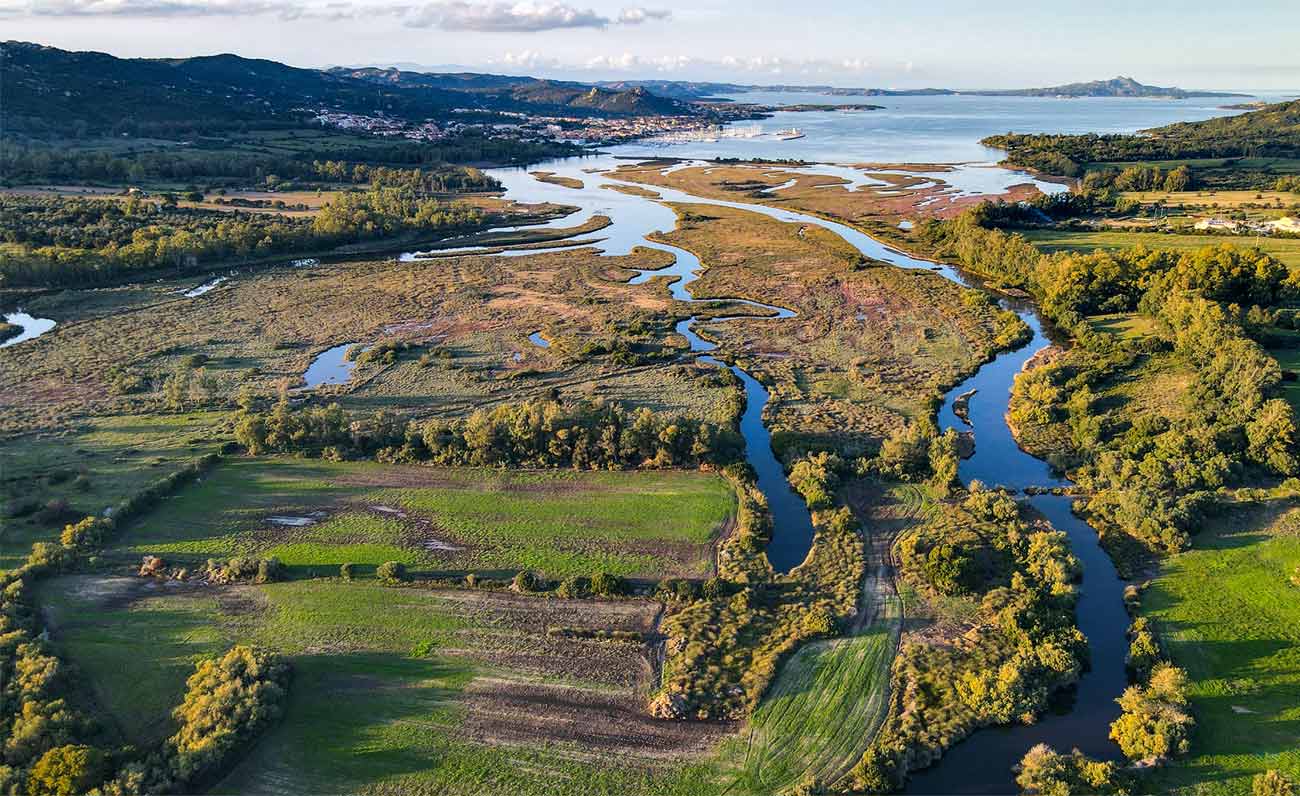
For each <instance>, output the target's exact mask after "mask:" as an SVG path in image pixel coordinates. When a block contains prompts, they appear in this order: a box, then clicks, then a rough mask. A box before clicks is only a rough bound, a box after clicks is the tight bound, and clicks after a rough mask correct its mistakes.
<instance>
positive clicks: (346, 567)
mask: <svg viewBox="0 0 1300 796" xmlns="http://www.w3.org/2000/svg"><path fill="white" fill-rule="evenodd" d="M354 569H355V568H354V566H353V565H352V564H340V565H339V577H340V578H343V579H344V580H352V578H353V574H354Z"/></svg>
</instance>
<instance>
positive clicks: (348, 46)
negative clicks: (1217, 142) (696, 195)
mask: <svg viewBox="0 0 1300 796" xmlns="http://www.w3.org/2000/svg"><path fill="white" fill-rule="evenodd" d="M864 6H865V7H864ZM1250 12H1251V14H1252V16H1253V18H1254V19H1258V20H1259V24H1252V25H1241V24H1237V25H1233V26H1225V25H1224V24H1223V22H1224V13H1223V9H1222V6H1221V5H1219V4H1211V3H1209V2H1201V1H1199V0H1189V1H1188V2H1182V3H1174V2H1171V0H1154V1H1153V2H1151V3H1148V4H1145V5H1144V6H1142V7H1133V4H1131V3H1127V2H1121V0H1096V2H1094V3H1092V4H1089V6H1088V8H1086V9H1082V8H1081V9H1073V8H1042V7H1037V6H1027V5H1025V4H1023V3H1013V2H1008V0H989V2H987V3H985V4H982V5H981V7H979V8H971V7H969V4H965V3H961V2H957V0H932V2H931V3H929V4H928V5H927V6H926V7H925V8H910V7H906V8H905V7H896V6H894V5H893V4H890V5H888V6H884V5H882V4H878V3H877V4H872V3H867V4H862V3H856V2H850V0H817V1H815V2H811V3H802V4H799V5H798V6H797V7H795V6H792V5H791V4H789V3H788V2H778V1H777V0H755V1H754V2H752V3H750V4H749V5H747V7H746V8H745V11H744V15H743V20H742V19H738V15H737V13H736V11H735V9H734V7H729V6H728V4H727V3H724V2H721V0H700V1H699V2H694V3H691V4H686V3H678V2H677V1H676V0H665V2H663V3H656V4H655V5H653V6H645V7H643V6H628V5H623V4H622V3H615V2H613V1H612V0H576V4H574V3H571V2H562V1H561V2H547V1H545V0H543V1H541V2H532V1H530V0H525V1H524V2H512V1H511V0H504V1H502V0H435V1H434V2H428V3H424V4H422V5H410V4H406V3H405V2H402V0H313V1H312V2H296V1H295V0H165V1H164V0H0V24H3V26H4V28H5V34H4V36H5V38H8V39H18V40H27V41H35V42H40V43H43V44H48V45H50V46H54V47H59V48H61V49H69V50H95V51H100V52H109V53H112V54H113V55H117V56H120V57H150V58H175V57H187V56H194V55H204V54H220V53H227V52H229V53H235V54H238V55H241V56H244V57H249V58H265V59H270V60H275V61H279V62H282V63H287V64H291V65H295V66H302V67H307V68H325V67H328V66H331V65H357V64H366V65H371V64H373V65H388V64H392V63H402V64H421V65H429V66H431V67H435V68H440V65H442V66H448V67H452V66H454V67H455V68H456V69H457V70H458V71H459V70H465V71H474V72H486V73H493V74H510V75H531V76H536V77H546V78H550V79H556V80H573V81H579V82H593V81H598V80H622V79H638V80H651V79H662V80H687V81H699V82H724V83H739V84H749V85H766V84H776V83H781V84H790V85H823V84H824V85H830V86H835V87H841V88H896V89H917V88H926V87H940V88H951V89H956V90H967V91H973V90H981V89H1003V88H1038V87H1043V86H1055V85H1062V84H1066V83H1072V82H1087V81H1091V80H1099V79H1102V80H1104V79H1110V78H1111V77H1114V76H1116V75H1131V76H1133V77H1134V78H1136V79H1138V80H1139V81H1141V82H1142V83H1145V84H1148V85H1156V86H1177V87H1179V88H1183V89H1188V90H1205V91H1231V90H1236V91H1248V92H1251V93H1257V92H1264V93H1273V92H1290V91H1295V90H1298V89H1300V56H1298V55H1297V54H1296V52H1295V49H1294V47H1293V42H1292V41H1291V39H1292V38H1293V36H1294V31H1296V30H1300V6H1297V5H1296V4H1294V3H1287V2H1281V0H1260V1H1259V2H1256V3H1252V4H1251V9H1250ZM1171 21H1176V23H1177V25H1176V26H1174V27H1171V26H1170V23H1171ZM1175 30H1176V35H1174V34H1173V33H1171V35H1166V36H1161V35H1153V32H1157V31H1175ZM180 43H184V44H183V45H182V44H180ZM187 48H188V49H187ZM1030 75H1032V76H1033V77H1026V76H1030Z"/></svg>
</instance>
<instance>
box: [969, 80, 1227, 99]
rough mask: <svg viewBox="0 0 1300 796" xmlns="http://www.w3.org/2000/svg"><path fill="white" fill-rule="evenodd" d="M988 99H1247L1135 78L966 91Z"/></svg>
mask: <svg viewBox="0 0 1300 796" xmlns="http://www.w3.org/2000/svg"><path fill="white" fill-rule="evenodd" d="M962 93H964V94H977V95H980V96H985V97H1148V98H1164V99H1187V98H1188V97H1244V96H1247V95H1246V94H1233V93H1231V92H1223V91H1188V90H1186V89H1181V88H1177V87H1168V88H1166V87H1163V86H1148V85H1146V84H1145V83H1139V82H1138V81H1136V80H1134V79H1133V78H1131V77H1123V76H1120V77H1116V78H1112V79H1110V80H1092V81H1089V82H1087V83H1067V84H1066V85H1063V86H1050V87H1048V88H1024V89H1003V90H995V91H966V92H962Z"/></svg>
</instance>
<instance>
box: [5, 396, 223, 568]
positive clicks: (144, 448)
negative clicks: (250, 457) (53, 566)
mask: <svg viewBox="0 0 1300 796" xmlns="http://www.w3.org/2000/svg"><path fill="white" fill-rule="evenodd" d="M220 420H221V414H220V413H216V412H194V413H190V414H168V415H148V416H132V415H109V416H105V417H98V418H94V419H90V420H86V421H83V422H81V423H80V424H79V425H78V426H77V427H76V428H75V429H74V430H72V431H71V432H69V433H65V434H53V435H40V436H36V435H32V436H27V437H23V438H21V439H12V440H6V441H4V442H3V443H0V567H5V568H7V567H12V566H16V565H17V564H18V563H20V561H21V560H22V559H23V558H25V557H26V556H27V553H28V552H29V551H30V550H31V546H32V543H33V542H48V541H51V540H53V539H56V538H57V537H58V534H59V531H60V529H61V528H62V527H63V524H64V523H67V522H70V521H76V520H79V519H81V518H82V517H84V516H86V515H87V514H99V513H100V512H102V511H103V510H104V509H105V508H107V507H108V506H111V505H114V504H116V503H117V502H119V501H120V500H122V498H123V497H124V496H126V495H130V494H132V493H134V492H138V491H139V490H140V489H141V488H143V487H144V486H145V485H146V484H148V483H150V482H151V481H154V480H157V479H159V478H162V477H163V476H165V475H168V474H170V473H171V472H173V471H174V470H176V469H178V468H180V467H181V466H184V465H185V464H186V463H188V462H190V461H192V460H193V459H194V458H196V457H198V456H201V455H203V454H205V453H209V452H211V451H213V450H215V449H216V448H218V447H219V446H220V444H221V443H222V442H223V441H224V440H225V436H224V434H223V432H221V431H220V430H219V429H218V428H217V426H218V424H219V423H220ZM52 501H53V502H55V503H56V504H58V503H59V502H60V501H62V502H66V504H67V507H66V510H63V511H60V512H58V513H57V514H56V513H55V512H52V511H50V509H49V508H47V507H48V506H49V505H50V504H51V502H52ZM16 515H21V516H16Z"/></svg>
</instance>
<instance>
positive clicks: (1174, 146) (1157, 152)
mask: <svg viewBox="0 0 1300 796" xmlns="http://www.w3.org/2000/svg"><path fill="white" fill-rule="evenodd" d="M982 143H984V144H985V145H986V146H991V147H996V148H998V149H1003V150H1006V152H1007V162H1008V163H1010V164H1011V165H1015V166H1021V167H1025V168H1032V169H1037V170H1038V171H1042V172H1045V173H1048V174H1061V175H1065V176H1067V177H1075V176H1079V175H1081V174H1083V172H1084V171H1085V170H1086V169H1087V167H1088V165H1089V164H1093V163H1116V162H1132V161H1153V160H1197V159H1206V158H1300V100H1296V101H1292V102H1284V103H1280V104H1277V105H1270V106H1268V107H1267V108H1263V109H1261V110H1257V111H1251V112H1249V113H1244V114H1241V115H1239V116H1227V117H1222V118H1216V119H1210V120H1208V121H1203V122H1182V123H1179V124H1171V125H1169V126H1167V127H1160V128H1156V129H1154V130H1146V131H1143V133H1141V134H1139V135H1119V134H1113V135H1097V134H1095V133H1088V134H1085V135H1049V134H1017V133H1007V134H1006V135H995V136H991V137H989V138H986V139H984V141H983V142H982ZM1260 187H1264V186H1260Z"/></svg>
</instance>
